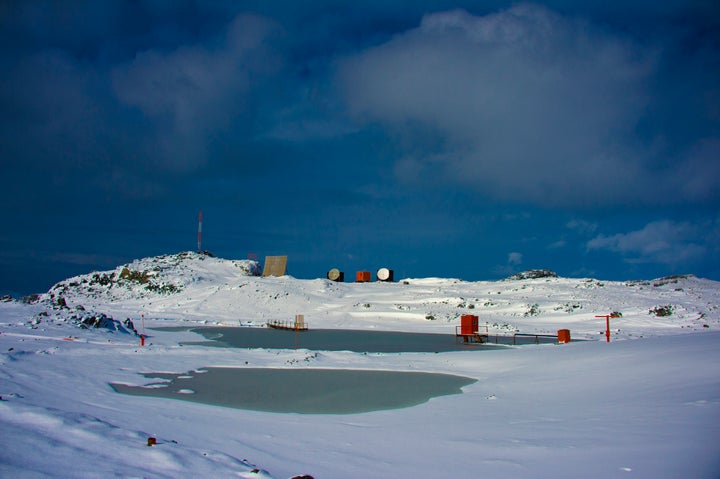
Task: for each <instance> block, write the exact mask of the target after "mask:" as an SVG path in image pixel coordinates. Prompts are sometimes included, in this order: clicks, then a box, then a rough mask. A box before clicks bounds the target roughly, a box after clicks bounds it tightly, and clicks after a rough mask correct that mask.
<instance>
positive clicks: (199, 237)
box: [198, 210, 202, 253]
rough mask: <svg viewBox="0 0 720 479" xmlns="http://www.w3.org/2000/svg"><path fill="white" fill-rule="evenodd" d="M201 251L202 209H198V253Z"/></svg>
mask: <svg viewBox="0 0 720 479" xmlns="http://www.w3.org/2000/svg"><path fill="white" fill-rule="evenodd" d="M201 251H202V210H200V216H199V217H198V253H200V252H201Z"/></svg>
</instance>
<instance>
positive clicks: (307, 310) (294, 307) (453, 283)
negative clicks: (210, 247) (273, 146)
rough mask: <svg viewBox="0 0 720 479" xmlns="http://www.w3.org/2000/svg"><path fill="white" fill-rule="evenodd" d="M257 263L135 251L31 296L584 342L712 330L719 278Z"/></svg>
mask: <svg viewBox="0 0 720 479" xmlns="http://www.w3.org/2000/svg"><path fill="white" fill-rule="evenodd" d="M258 268H259V265H258V264H257V263H256V262H254V261H250V260H225V259H219V258H214V257H211V256H207V255H203V254H197V253H193V252H186V253H179V254H174V255H164V256H159V257H153V258H145V259H141V260H136V261H134V262H132V263H130V264H127V265H121V266H118V267H117V268H116V269H115V270H112V271H104V272H93V273H90V274H87V275H82V276H77V277H74V278H70V279H67V280H65V281H61V282H60V283H58V284H56V285H55V286H53V288H51V289H50V291H49V292H48V293H47V294H45V295H42V296H41V297H40V304H42V305H44V306H46V307H47V308H48V309H47V311H46V312H45V313H44V314H47V316H46V317H47V320H49V321H52V320H67V318H68V316H72V314H74V312H76V311H77V310H78V309H82V311H90V312H93V313H102V314H105V315H107V316H110V317H116V318H117V319H125V318H126V317H127V318H132V319H137V317H138V313H142V314H144V315H145V318H146V319H147V320H149V321H153V320H160V319H162V320H178V321H183V322H211V323H217V324H228V325H229V324H238V323H240V322H254V323H259V324H263V323H265V322H267V321H271V320H290V319H291V318H293V317H294V315H295V314H304V315H305V318H306V320H307V321H308V322H310V323H312V325H313V327H315V328H355V329H367V328H373V329H387V330H392V329H399V330H419V331H427V332H446V333H447V332H452V331H453V327H454V325H455V324H458V321H459V317H460V316H461V315H463V314H474V315H477V316H479V320H480V324H483V325H484V324H487V325H488V327H489V328H490V329H491V330H495V331H498V332H508V331H522V332H524V333H549V334H554V333H555V332H556V331H557V329H561V328H567V329H571V330H572V331H573V333H574V334H576V335H579V336H578V337H588V338H593V337H595V336H597V335H598V334H601V333H602V332H604V322H603V321H602V320H601V319H598V318H595V316H597V315H607V314H613V313H614V314H613V315H614V316H617V317H616V318H613V321H612V327H613V331H614V336H615V337H616V338H618V339H620V338H632V337H638V336H647V335H659V334H676V333H678V332H691V331H698V330H702V329H709V328H718V327H719V326H720V323H718V319H717V318H718V314H717V308H718V304H719V301H718V297H719V293H718V291H719V288H720V285H719V284H718V283H717V282H714V281H710V280H704V279H699V278H696V277H695V276H692V275H684V276H674V277H668V278H661V279H656V280H652V281H627V282H613V281H599V280H595V279H569V278H558V277H557V275H555V274H554V273H552V272H549V271H537V270H536V271H529V272H526V273H521V274H517V275H514V276H512V277H510V278H508V279H506V280H504V281H480V282H466V281H461V280H458V279H443V278H422V279H417V278H415V279H414V278H406V279H401V280H399V281H398V282H395V283H383V282H376V283H336V282H333V281H329V280H326V279H316V280H300V279H295V278H292V277H290V276H284V277H279V278H277V277H265V278H263V277H258V276H253V275H252V274H251V273H252V272H253V271H255V270H257V269H258ZM540 273H542V274H540ZM550 273H552V274H550ZM69 313H70V314H69ZM75 316H78V315H77V314H75ZM80 316H82V315H80Z"/></svg>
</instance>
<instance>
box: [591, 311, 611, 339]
mask: <svg viewBox="0 0 720 479" xmlns="http://www.w3.org/2000/svg"><path fill="white" fill-rule="evenodd" d="M595 317H596V318H605V337H606V338H607V342H608V343H609V342H610V315H609V314H605V315H602V316H595Z"/></svg>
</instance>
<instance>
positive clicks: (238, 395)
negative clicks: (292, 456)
mask: <svg viewBox="0 0 720 479" xmlns="http://www.w3.org/2000/svg"><path fill="white" fill-rule="evenodd" d="M144 376H145V377H146V378H148V379H154V380H156V381H151V382H150V383H149V384H146V385H144V386H130V385H125V384H111V385H110V386H111V387H112V388H113V389H114V390H115V391H116V392H119V393H123V394H132V395H137V396H151V397H161V398H169V399H180V400H184V401H193V402H199V403H204V404H211V405H215V406H225V407H232V408H239V409H250V410H255V411H266V412H275V413H297V414H356V413H364V412H371V411H379V410H385V409H397V408H403V407H410V406H416V405H418V404H422V403H424V402H427V401H428V400H430V399H432V398H434V397H438V396H445V395H449V394H461V393H462V389H461V388H463V387H464V386H467V385H470V384H472V383H474V382H475V380H474V379H471V378H468V377H465V376H455V375H451V374H439V373H425V372H408V371H377V370H352V369H350V370H348V369H307V368H304V369H273V368H205V369H201V370H197V371H191V372H189V373H183V374H168V373H146V374H144Z"/></svg>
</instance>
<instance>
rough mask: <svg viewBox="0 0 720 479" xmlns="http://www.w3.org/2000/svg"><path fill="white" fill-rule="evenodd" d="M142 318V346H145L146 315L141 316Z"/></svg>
mask: <svg viewBox="0 0 720 479" xmlns="http://www.w3.org/2000/svg"><path fill="white" fill-rule="evenodd" d="M140 317H141V318H142V334H141V335H140V346H145V315H144V314H143V315H141V316H140Z"/></svg>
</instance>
